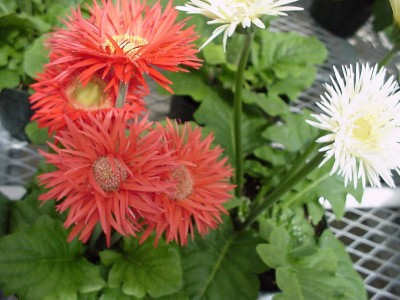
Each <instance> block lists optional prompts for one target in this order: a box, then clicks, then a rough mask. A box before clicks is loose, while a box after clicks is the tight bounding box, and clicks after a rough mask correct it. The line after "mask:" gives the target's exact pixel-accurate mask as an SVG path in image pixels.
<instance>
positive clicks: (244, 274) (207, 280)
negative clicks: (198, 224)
mask: <svg viewBox="0 0 400 300" xmlns="http://www.w3.org/2000/svg"><path fill="white" fill-rule="evenodd" d="M259 241H260V240H259V238H257V237H255V236H253V235H252V234H251V232H247V233H244V234H234V233H233V228H232V224H231V222H230V220H225V222H224V223H223V224H222V226H221V228H219V229H218V230H214V231H211V232H210V233H209V234H208V235H207V236H206V237H205V239H202V238H201V237H199V236H196V237H195V239H194V240H193V241H191V242H189V244H188V246H187V247H185V248H182V251H181V252H182V266H183V268H184V289H185V291H186V292H187V293H188V296H189V298H190V299H218V300H225V299H226V300H231V299H256V297H257V294H258V290H259V281H258V278H257V275H256V274H257V273H260V272H262V271H265V269H266V268H265V265H264V264H263V263H262V261H261V260H260V259H259V257H258V255H257V253H256V251H255V246H256V245H257V244H258V243H259Z"/></svg>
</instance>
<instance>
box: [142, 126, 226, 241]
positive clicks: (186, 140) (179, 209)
mask: <svg viewBox="0 0 400 300" xmlns="http://www.w3.org/2000/svg"><path fill="white" fill-rule="evenodd" d="M158 128H159V129H160V130H161V131H163V132H164V138H165V141H166V143H167V147H168V149H169V150H172V151H174V152H173V154H172V155H173V157H174V159H175V160H176V161H177V165H176V166H175V167H174V168H173V169H172V170H171V171H170V172H169V173H168V174H167V181H172V182H174V186H172V187H170V188H169V189H168V190H167V191H166V192H164V193H158V194H154V195H153V196H154V202H155V203H156V204H157V206H160V207H162V208H163V212H162V213H160V214H159V215H158V217H157V220H156V222H151V221H148V227H147V228H146V231H145V232H144V234H143V236H142V239H141V241H144V240H145V239H146V238H147V237H148V236H149V235H150V233H151V232H152V231H153V230H155V231H156V236H157V238H160V236H161V235H162V233H163V232H165V234H166V240H167V242H170V241H172V240H175V241H177V242H178V241H180V243H181V245H185V244H186V243H187V240H188V235H189V234H190V235H192V238H193V234H194V225H196V228H197V231H198V232H199V234H200V235H202V236H204V235H205V234H207V233H208V231H209V229H215V228H217V227H218V225H219V223H221V222H222V219H221V212H222V213H228V212H227V210H226V209H225V208H224V206H223V204H224V203H225V202H227V201H228V200H229V199H230V198H231V197H232V195H231V194H230V191H231V190H232V189H233V187H234V186H233V185H232V184H230V183H229V179H230V177H231V176H232V169H231V167H230V166H229V165H227V158H226V157H225V158H222V159H220V157H221V154H222V149H221V148H220V147H219V146H217V147H215V148H213V149H211V143H212V141H213V139H214V138H213V136H212V135H211V134H210V135H208V136H207V137H206V138H204V139H202V137H201V129H200V127H197V128H195V129H192V128H191V127H190V124H189V123H186V124H185V125H182V126H181V127H179V126H178V124H177V123H176V122H175V123H172V122H171V121H170V120H167V125H166V127H165V128H162V127H161V126H159V127H158Z"/></svg>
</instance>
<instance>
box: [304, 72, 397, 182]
mask: <svg viewBox="0 0 400 300" xmlns="http://www.w3.org/2000/svg"><path fill="white" fill-rule="evenodd" d="M334 72H335V78H333V77H331V81H332V85H329V84H326V85H325V88H326V90H327V91H326V92H325V94H324V95H323V96H321V99H322V101H320V102H319V103H317V105H318V107H319V108H321V110H322V113H321V114H313V115H312V116H313V118H315V119H316V121H310V120H308V121H307V122H308V123H309V124H310V125H312V126H315V127H317V128H320V129H323V130H325V131H327V132H328V133H327V134H326V135H324V136H322V137H321V138H319V139H318V140H317V142H319V143H329V144H328V145H326V146H324V147H322V148H321V149H320V151H321V152H325V159H324V160H323V161H322V163H321V165H323V164H324V163H326V162H327V161H328V160H329V159H330V158H332V157H334V165H333V168H332V172H331V174H334V173H337V174H339V175H341V176H343V177H344V180H345V185H346V186H347V183H348V182H349V181H353V183H354V187H357V181H358V180H359V179H361V182H362V185H363V186H364V187H365V186H366V182H367V180H368V182H369V184H370V186H372V187H373V186H376V187H380V186H381V181H380V177H381V178H382V179H383V180H384V181H385V182H386V183H387V185H389V186H390V187H394V186H395V184H394V181H393V178H392V173H391V171H396V172H397V173H399V171H400V169H399V167H400V103H399V102H400V92H399V86H398V84H397V81H396V80H395V78H394V77H393V76H390V77H389V78H387V77H388V76H386V70H385V69H384V68H381V69H379V67H378V66H377V65H375V66H374V67H370V66H369V65H368V64H366V65H359V64H357V65H356V66H355V72H354V70H353V67H352V66H343V67H342V72H343V77H342V76H341V74H339V71H338V70H337V69H336V68H334ZM386 78H387V79H386Z"/></svg>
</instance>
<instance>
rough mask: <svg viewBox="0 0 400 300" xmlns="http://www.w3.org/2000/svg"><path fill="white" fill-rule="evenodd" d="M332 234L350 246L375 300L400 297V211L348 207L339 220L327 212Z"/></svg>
mask: <svg viewBox="0 0 400 300" xmlns="http://www.w3.org/2000/svg"><path fill="white" fill-rule="evenodd" d="M326 216H327V219H328V223H329V224H330V229H331V231H332V232H333V233H334V234H335V235H336V236H337V237H338V238H339V239H340V240H341V241H342V242H343V243H344V244H345V245H346V246H347V252H348V253H349V254H350V256H351V258H352V260H353V262H354V266H355V269H356V270H357V271H358V272H359V273H360V274H361V276H362V277H363V279H364V282H365V284H366V288H367V291H368V296H369V298H370V299H371V300H384V299H385V300H396V299H399V297H400V208H399V207H392V208H388V207H382V206H380V207H374V208H363V207H358V208H354V207H353V208H347V209H346V213H345V216H344V218H342V219H340V220H336V219H335V216H334V215H333V214H332V212H330V211H328V212H327V213H326Z"/></svg>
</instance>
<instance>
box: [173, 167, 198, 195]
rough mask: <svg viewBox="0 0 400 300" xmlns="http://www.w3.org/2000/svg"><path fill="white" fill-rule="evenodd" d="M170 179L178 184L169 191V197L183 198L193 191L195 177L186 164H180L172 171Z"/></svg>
mask: <svg viewBox="0 0 400 300" xmlns="http://www.w3.org/2000/svg"><path fill="white" fill-rule="evenodd" d="M170 179H172V180H173V181H175V182H176V185H175V186H174V187H173V188H172V189H171V190H170V191H169V192H168V196H169V198H171V199H173V200H183V199H185V198H186V197H187V196H189V195H190V194H191V193H192V192H193V179H192V176H190V173H189V171H188V169H187V168H186V167H185V166H182V165H181V166H179V167H177V168H175V169H174V170H172V171H171V173H170Z"/></svg>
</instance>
